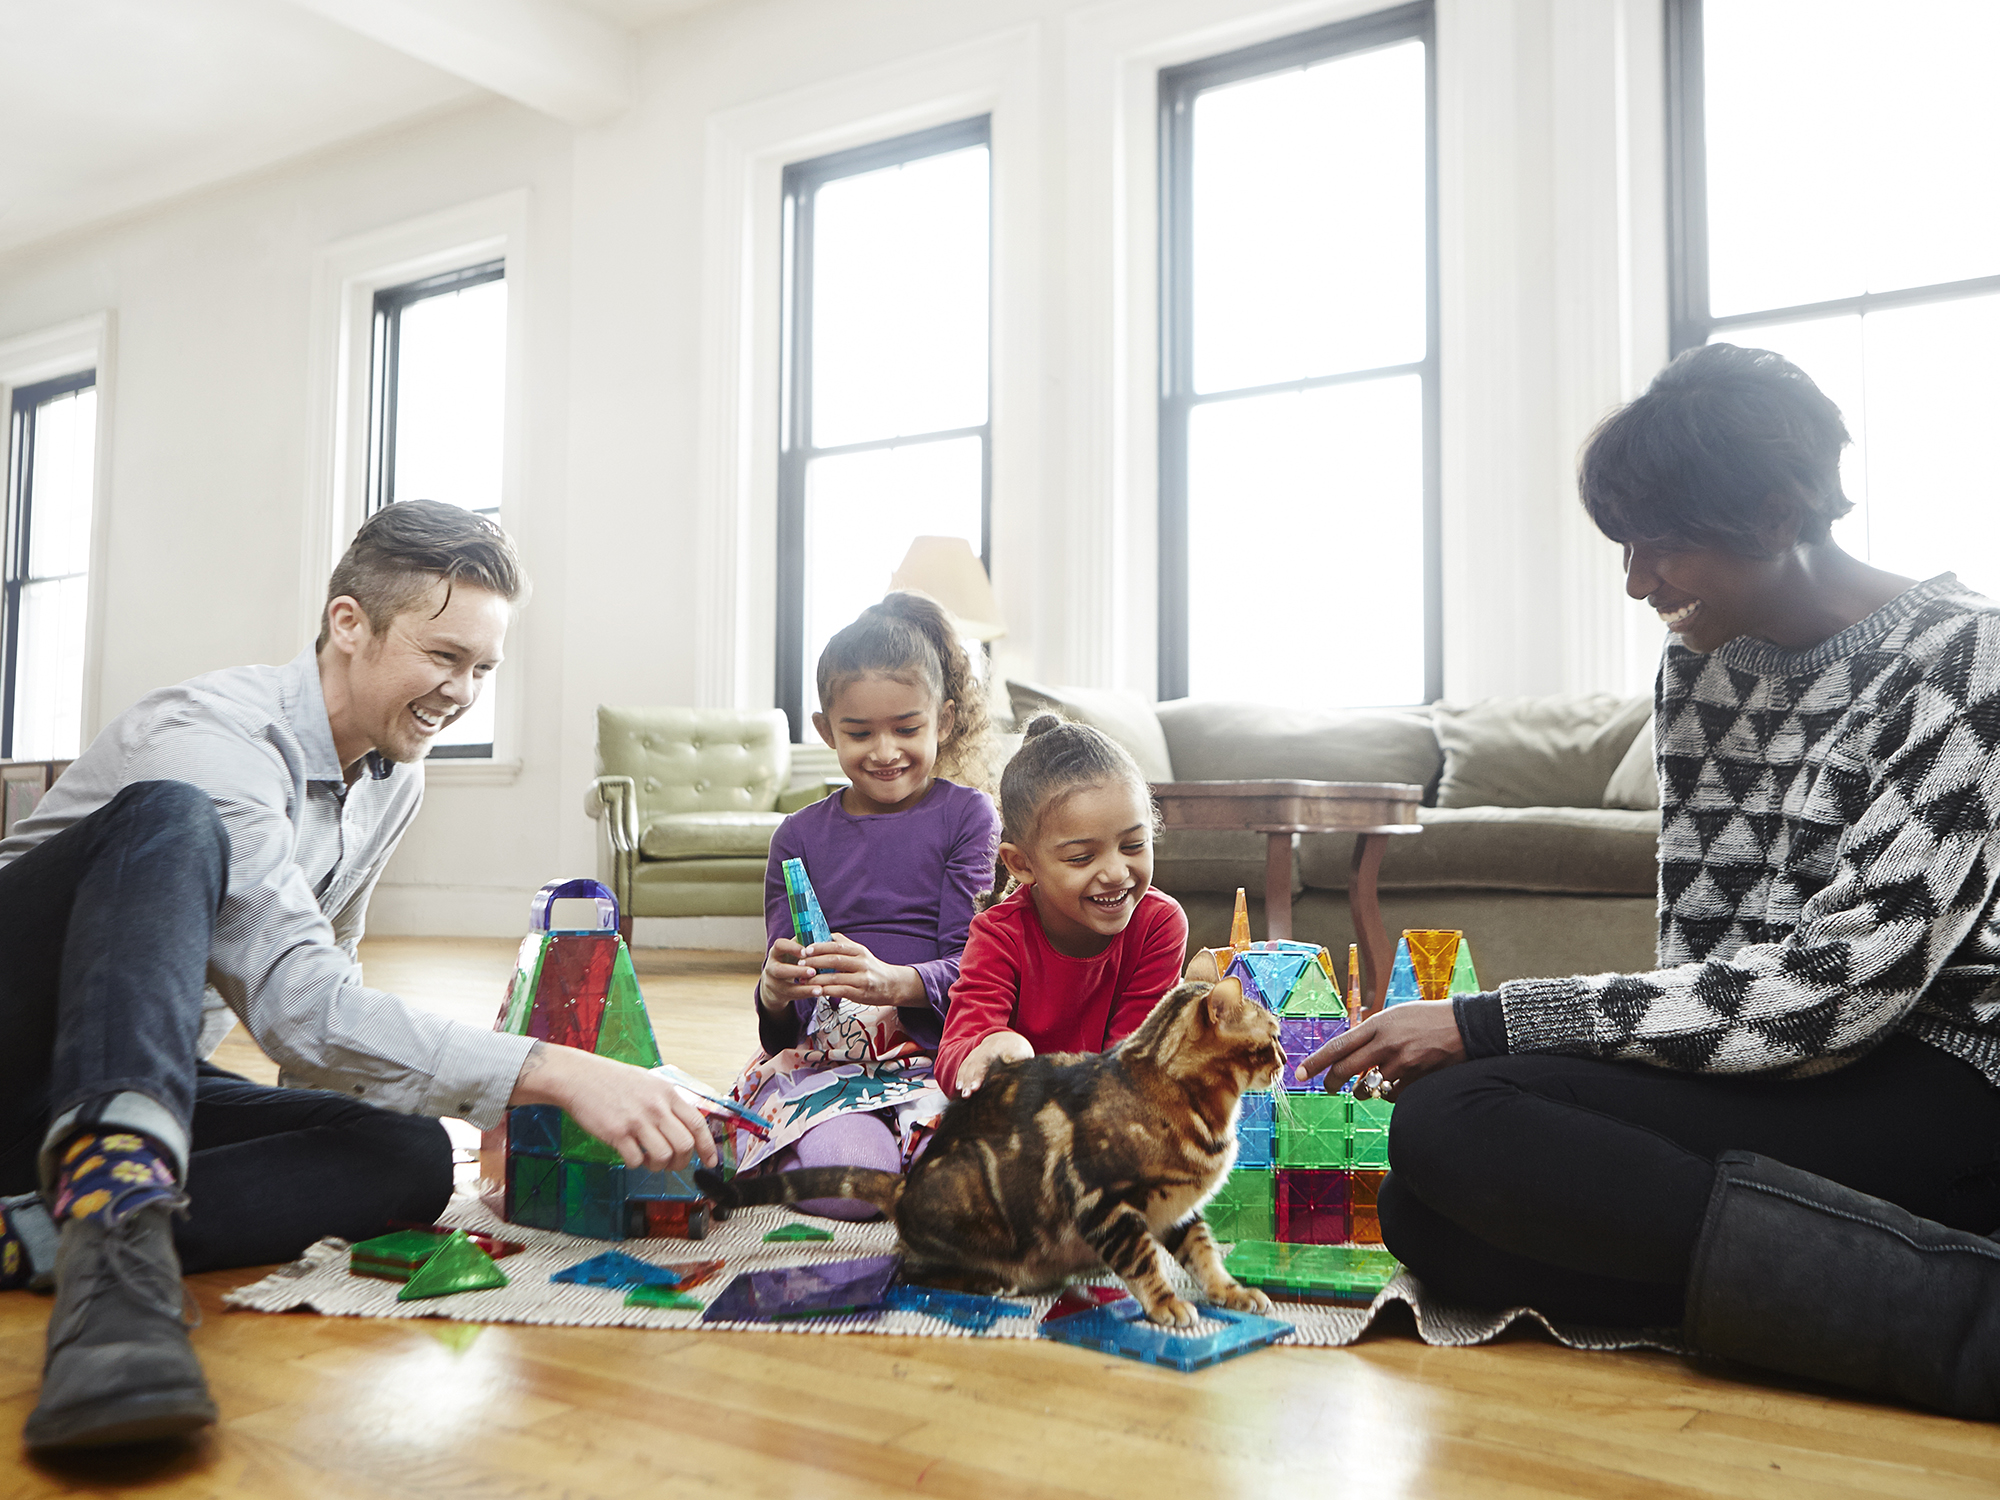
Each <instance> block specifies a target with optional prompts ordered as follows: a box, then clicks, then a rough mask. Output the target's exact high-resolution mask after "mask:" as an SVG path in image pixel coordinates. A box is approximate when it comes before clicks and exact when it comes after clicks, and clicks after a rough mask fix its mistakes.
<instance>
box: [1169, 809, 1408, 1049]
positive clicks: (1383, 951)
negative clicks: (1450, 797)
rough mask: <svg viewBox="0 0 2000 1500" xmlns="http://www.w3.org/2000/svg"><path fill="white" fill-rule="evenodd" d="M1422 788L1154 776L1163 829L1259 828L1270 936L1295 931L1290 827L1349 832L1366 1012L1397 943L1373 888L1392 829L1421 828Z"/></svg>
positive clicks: (1376, 999) (1352, 908)
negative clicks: (1393, 942) (1263, 840)
mask: <svg viewBox="0 0 2000 1500" xmlns="http://www.w3.org/2000/svg"><path fill="white" fill-rule="evenodd" d="M1423 795H1424V789H1423V788H1422V787H1420V786H1412V785H1410V784H1408V783H1406V782H1397V781H1158V782H1155V783H1153V797H1154V800H1155V801H1157V802H1158V803H1159V805H1160V819H1161V822H1162V824H1163V825H1164V827H1165V828H1166V829H1167V831H1168V832H1173V831H1174V830H1176V829H1197V828H1199V829H1246V830H1248V831H1250V832H1252V833H1261V834H1263V835H1264V836H1265V838H1266V840H1267V843H1266V847H1265V856H1264V925H1265V927H1266V929H1267V933H1268V935H1269V936H1270V937H1272V938H1288V937H1290V936H1291V935H1292V835H1293V834H1296V833H1351V834H1353V835H1354V836H1355V838H1354V873H1353V874H1352V875H1351V876H1350V877H1349V879H1348V882H1347V909H1348V911H1349V913H1350V914H1351V915H1352V917H1353V920H1354V941H1355V944H1356V946H1357V947H1359V949H1360V950H1361V993H1362V996H1363V999H1364V1001H1365V1004H1366V1008H1367V1010H1368V1012H1369V1014H1371V1015H1372V1014H1373V1013H1374V1012H1375V1011H1377V1010H1379V1009H1381V1006H1382V997H1383V996H1384V995H1385V994H1386V993H1387V992H1388V989H1389V963H1390V958H1391V955H1392V954H1393V952H1394V949H1393V948H1391V946H1390V944H1389V934H1388V932H1387V930H1386V929H1384V927H1383V926H1382V904H1381V901H1380V900H1379V899H1378V898H1377V895H1376V890H1375V882H1376V877H1377V876H1378V875H1379V874H1380V873H1381V869H1382V854H1383V851H1384V850H1386V849H1387V848H1388V847H1389V836H1390V835H1391V834H1399V833H1422V832H1423V831H1424V830H1423V825H1422V824H1420V823H1418V822H1417V807H1418V805H1419V804H1420V803H1421V802H1422V801H1423Z"/></svg>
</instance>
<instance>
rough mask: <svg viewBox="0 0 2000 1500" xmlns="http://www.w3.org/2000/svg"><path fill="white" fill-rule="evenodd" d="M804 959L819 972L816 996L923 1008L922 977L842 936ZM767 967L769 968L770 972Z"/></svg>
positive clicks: (817, 946)
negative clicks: (921, 1006)
mask: <svg viewBox="0 0 2000 1500" xmlns="http://www.w3.org/2000/svg"><path fill="white" fill-rule="evenodd" d="M804 959H805V961H806V962H807V963H809V964H811V965H812V966H813V967H814V968H815V969H818V970H819V983H818V984H817V985H815V986H813V989H814V993H816V994H822V995H827V996H830V997H831V998H833V999H835V1000H852V1001H853V1002H854V1003H855V1004H856V1005H920V1004H922V1003H923V999H924V981H923V976H922V975H920V974H918V973H917V971H916V970H915V969H913V968H911V967H910V966H909V965H908V964H885V963H883V962H882V960H881V959H879V958H877V957H876V956H875V955H874V954H872V953H870V952H869V951H868V950H867V949H866V948H864V947H862V946H861V944H859V943H857V942H855V941H854V940H853V939H851V938H844V937H842V936H841V935H840V934H839V933H837V932H836V933H835V934H834V935H833V937H832V938H831V939H830V940H829V941H827V942H824V943H814V944H813V945H812V946H811V947H810V948H808V949H806V950H805V953H804ZM768 967H769V965H768V963H767V965H766V968H767V970H768Z"/></svg>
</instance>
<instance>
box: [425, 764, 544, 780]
mask: <svg viewBox="0 0 2000 1500" xmlns="http://www.w3.org/2000/svg"><path fill="white" fill-rule="evenodd" d="M520 774H521V763H520V762H519V761H518V760H427V761H425V762H424V785H425V786H512V785H513V784H514V782H515V780H516V779H517V778H518V777H519V776H520Z"/></svg>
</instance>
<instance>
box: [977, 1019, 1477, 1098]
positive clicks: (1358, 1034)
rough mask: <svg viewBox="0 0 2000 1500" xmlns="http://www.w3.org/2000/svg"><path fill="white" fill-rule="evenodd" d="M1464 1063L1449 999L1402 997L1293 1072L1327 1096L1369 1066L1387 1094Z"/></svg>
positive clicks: (1323, 1048) (1463, 1048)
mask: <svg viewBox="0 0 2000 1500" xmlns="http://www.w3.org/2000/svg"><path fill="white" fill-rule="evenodd" d="M1464 1061H1465V1040H1464V1038H1463V1037H1461V1036H1460V1035H1459V1034H1458V1022H1457V1020H1456V1019H1454V1017H1453V1015H1452V1009H1451V1002H1450V1001H1449V1000H1405V1001H1404V1002H1403V1003H1402V1004H1400V1005H1392V1006H1390V1007H1389V1008H1388V1009H1387V1010H1381V1011H1377V1012H1376V1013H1375V1014H1374V1015H1372V1016H1370V1017H1369V1018H1368V1019H1367V1020H1365V1021H1363V1022H1362V1023H1361V1024H1360V1025H1359V1026H1356V1027H1354V1028H1352V1029H1351V1030H1348V1031H1343V1032H1342V1033H1341V1034H1340V1035H1339V1036H1337V1037H1335V1038H1334V1039H1333V1040H1332V1041H1330V1042H1328V1043H1327V1044H1326V1045H1325V1046H1324V1047H1322V1048H1320V1049H1319V1051H1317V1052H1315V1053H1313V1055H1312V1056H1311V1057H1308V1058H1307V1059H1306V1060H1305V1061H1304V1062H1302V1063H1300V1064H1299V1065H1298V1069H1297V1074H1296V1076H1297V1078H1298V1080H1299V1082H1300V1083H1304V1082H1306V1081H1307V1080H1308V1079H1310V1078H1314V1077H1316V1076H1318V1075H1319V1074H1321V1073H1324V1074H1326V1091H1327V1092H1328V1093H1329V1094H1331V1093H1337V1092H1338V1091H1339V1090H1340V1088H1341V1086H1342V1085H1343V1084H1345V1083H1346V1082H1347V1080H1348V1079H1350V1078H1358V1077H1361V1076H1362V1075H1364V1074H1366V1073H1367V1072H1368V1070H1369V1069H1371V1068H1373V1069H1377V1070H1379V1071H1380V1073H1381V1075H1382V1077H1384V1078H1385V1079H1388V1080H1389V1086H1388V1087H1387V1088H1385V1089H1384V1090H1383V1097H1385V1098H1387V1097H1393V1095H1394V1094H1395V1093H1396V1091H1397V1090H1398V1089H1400V1088H1401V1087H1402V1086H1403V1085H1404V1084H1406V1083H1413V1082H1415V1081H1416V1080H1417V1079H1419V1078H1421V1077H1423V1076H1424V1075H1425V1074H1426V1073H1435V1072H1436V1071H1437V1070H1438V1069H1439V1068H1448V1067H1450V1066H1451V1065H1452V1064H1453V1063H1460V1062H1464ZM961 1076H963V1075H961Z"/></svg>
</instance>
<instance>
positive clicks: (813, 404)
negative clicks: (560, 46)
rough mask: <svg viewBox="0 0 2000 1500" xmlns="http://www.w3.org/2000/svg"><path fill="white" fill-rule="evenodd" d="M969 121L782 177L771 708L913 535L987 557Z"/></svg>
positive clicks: (983, 308)
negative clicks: (958, 540) (953, 540)
mask: <svg viewBox="0 0 2000 1500" xmlns="http://www.w3.org/2000/svg"><path fill="white" fill-rule="evenodd" d="M990 165H991V135H990V131H989V121H988V119H987V117H985V116H981V117H980V118H978V119H976V120H965V121H961V122H959V123H957V124H953V125H945V126H941V127H939V128H937V129H935V130H926V131H920V132H918V133H917V134H914V135H906V136H901V137H899V138H897V139H895V140H891V141H882V142H879V143H877V144H875V145H870V146H863V147H860V148H858V149H855V150H852V151H843V152H840V153H838V154H836V155H833V156H822V157H819V158H818V159H816V160H813V161H805V162H798V163H795V164H793V165H791V166H789V167H787V168H786V169H785V177H784V213H785V282H784V332H783V338H784V386H783V392H784V395H783V411H782V414H781V417H780V450H779V481H778V485H779V488H778V617H777V638H778V660H777V700H778V705H779V706H780V707H781V708H783V709H784V710H785V713H786V714H787V715H788V716H789V717H790V719H791V725H792V738H793V739H794V740H800V739H802V738H803V731H804V729H805V726H806V723H807V719H808V716H809V714H810V713H811V711H812V710H813V709H814V708H816V707H817V706H818V705H817V702H816V700H815V699H814V697H813V674H814V668H815V666H816V665H817V663H818V661H819V655H820V652H821V651H822V650H823V649H824V648H825V646H826V643H827V640H828V639H829V638H830V637H831V636H832V635H833V633H834V632H835V631H837V630H838V629H840V627H841V626H843V625H845V624H846V623H847V622H848V621H850V620H852V619H853V618H854V617H855V616H856V615H857V614H859V613H860V612H861V611H862V610H863V609H865V608H867V607H868V606H869V605H870V604H872V603H874V602H875V601H876V600H878V599H880V598H881V597H882V595H883V594H884V593H886V592H887V591H888V587H889V575H890V573H891V572H892V571H893V570H894V569H895V567H896V565H897V564H898V563H900V562H901V561H902V560H903V556H904V554H905V553H906V552H908V551H909V548H910V543H911V541H913V540H914V539H915V538H916V537H919V536H959V537H964V538H965V539H966V540H967V541H968V542H969V543H971V545H972V549H973V551H974V552H976V553H977V554H978V555H979V557H980V560H981V561H982V562H984V561H985V560H986V554H987V538H988V514H989V508H990V505H989V502H990V494H991V469H992V463H991V456H990V455H991V453H992V425H991V421H990V418H989V412H988V384H989V380H988V363H989V361H988V354H987V347H988V303H989V300H990V291H989V287H990V276H989V266H990V261H991V258H992V257H991V254H990V250H989V241H990V238H991V218H992V214H991V209H990V198H991V192H990V188H989V186H988V183H989V177H990Z"/></svg>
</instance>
